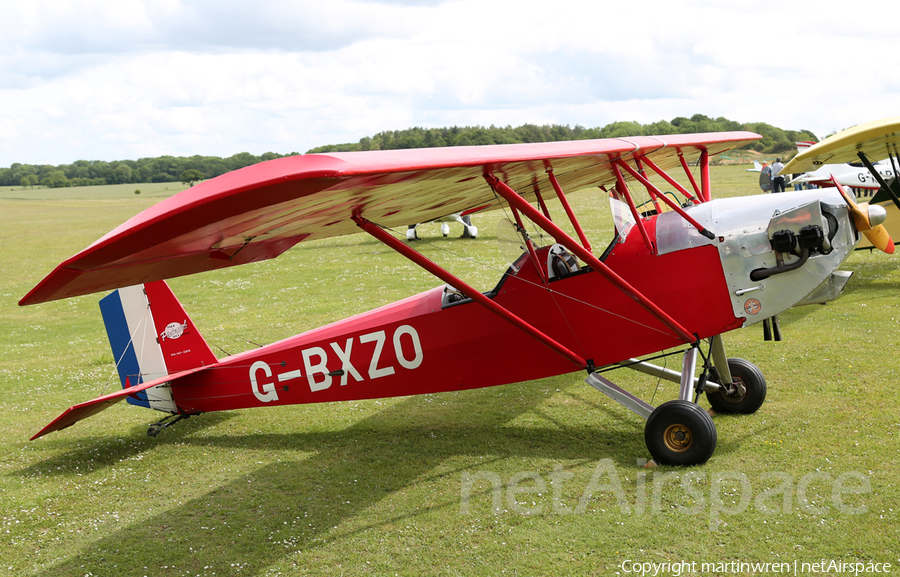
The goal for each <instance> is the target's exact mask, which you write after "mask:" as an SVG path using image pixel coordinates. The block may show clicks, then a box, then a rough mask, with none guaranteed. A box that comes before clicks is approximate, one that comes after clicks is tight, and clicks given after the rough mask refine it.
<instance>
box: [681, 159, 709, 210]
mask: <svg viewBox="0 0 900 577" xmlns="http://www.w3.org/2000/svg"><path fill="white" fill-rule="evenodd" d="M678 160H679V161H680V162H681V168H683V169H684V173H685V174H687V177H688V180H690V181H691V186H692V187H693V188H694V192H695V193H696V194H697V197H698V198H699V199H700V202H705V201H704V200H703V193H701V192H700V189H699V188H698V187H697V181H696V180H695V179H694V173H693V172H691V167H690V166H688V163H687V160H685V159H684V155H683V154H681V151H678Z"/></svg>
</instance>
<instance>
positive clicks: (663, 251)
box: [19, 132, 893, 465]
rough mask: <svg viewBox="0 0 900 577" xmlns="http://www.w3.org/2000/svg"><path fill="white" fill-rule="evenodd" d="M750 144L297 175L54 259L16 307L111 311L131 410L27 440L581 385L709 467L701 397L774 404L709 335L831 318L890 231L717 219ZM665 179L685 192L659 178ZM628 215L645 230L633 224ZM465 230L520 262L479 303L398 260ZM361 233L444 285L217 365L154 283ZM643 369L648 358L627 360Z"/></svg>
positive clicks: (659, 453) (388, 154) (437, 156)
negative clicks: (643, 380) (493, 233)
mask: <svg viewBox="0 0 900 577" xmlns="http://www.w3.org/2000/svg"><path fill="white" fill-rule="evenodd" d="M758 138H760V136H759V135H757V134H754V133H750V132H726V133H707V134H688V135H667V136H658V137H645V136H638V137H629V138H611V139H600V140H580V141H568V142H565V141H564V142H550V143H540V144H516V145H494V146H482V147H454V148H429V149H419V150H400V151H392V150H388V151H372V152H351V153H336V154H319V155H304V156H291V157H285V158H281V159H276V160H271V161H268V162H263V163H260V164H256V165H253V166H249V167H246V168H243V169H240V170H237V171H234V172H231V173H228V174H225V175H222V176H220V177H217V178H214V179H210V180H207V181H204V182H202V183H200V184H197V185H196V186H194V187H192V188H190V189H187V190H185V191H183V192H181V193H179V194H176V195H174V196H172V197H170V198H168V199H166V200H163V201H162V202H160V203H158V204H156V205H154V206H153V207H151V208H148V209H147V210H145V211H144V212H142V213H140V214H138V215H137V216H135V217H133V218H132V219H130V220H128V221H127V222H125V223H123V224H122V225H121V226H119V227H118V228H116V229H114V230H113V231H111V232H110V233H108V234H107V235H105V236H104V237H103V238H101V239H99V240H98V241H96V242H95V243H93V244H92V245H90V246H89V247H87V248H85V249H84V250H82V251H81V252H79V253H77V254H76V255H74V256H73V257H71V258H69V259H67V260H66V261H64V262H63V263H61V264H60V265H59V266H58V267H57V268H56V269H55V270H53V271H52V272H51V273H50V274H49V275H48V276H47V277H46V278H44V279H43V280H42V281H41V282H40V283H39V284H38V285H37V286H36V287H34V288H33V289H32V290H31V291H30V292H29V293H28V294H27V295H25V296H24V297H23V298H22V299H21V300H20V303H19V304H20V305H31V304H37V303H43V302H48V301H53V300H57V299H64V298H69V297H73V296H78V295H86V294H91V293H96V292H101V291H108V290H112V289H116V290H114V292H112V293H111V294H110V295H108V296H106V297H104V299H103V300H102V301H101V312H102V314H103V318H104V322H105V324H106V326H107V333H108V336H109V338H110V343H111V346H112V348H113V351H114V356H115V359H116V364H117V368H118V371H119V375H120V379H121V382H122V387H123V388H122V390H121V391H117V392H114V393H110V394H106V395H103V396H101V397H98V398H96V399H93V400H90V401H86V402H83V403H80V404H78V405H75V406H73V407H71V408H69V409H68V410H66V411H65V412H63V413H62V414H61V415H60V416H59V417H57V418H56V419H55V420H53V421H52V422H51V423H50V424H48V425H47V426H46V427H44V428H43V429H41V430H40V431H38V432H37V433H36V434H35V435H34V436H33V437H32V439H35V438H38V437H41V436H43V435H46V434H48V433H50V432H53V431H58V430H60V429H64V428H66V427H69V426H71V425H73V424H74V423H76V422H78V421H80V420H82V419H85V418H87V417H90V416H92V415H94V414H96V413H97V412H99V411H102V410H104V409H106V408H108V407H109V406H111V405H113V404H115V403H117V402H119V401H121V400H123V399H126V398H127V399H128V402H130V403H134V404H139V405H142V406H144V407H147V408H151V409H155V410H158V411H161V412H163V413H166V414H167V416H166V417H165V418H163V419H161V420H160V421H158V422H156V423H154V424H153V425H151V426H150V428H149V430H148V434H150V435H151V436H155V435H157V434H158V433H159V432H160V431H161V430H163V429H165V428H166V427H168V426H170V425H171V424H172V423H174V422H177V421H178V420H180V419H183V418H187V417H190V416H193V415H198V414H201V413H205V412H211V411H220V410H232V409H242V408H252V407H272V406H280V405H292V404H303V403H316V402H331V401H344V400H356V399H371V398H380V397H392V396H402V395H414V394H424V393H438V392H443V391H454V390H463V389H473V388H480V387H489V386H495V385H502V384H506V383H513V382H520V381H523V380H532V379H542V378H546V377H550V376H553V375H560V374H565V373H571V372H575V371H583V372H584V375H585V377H586V378H585V382H586V383H587V384H589V385H591V386H592V387H594V388H595V389H597V390H598V391H600V392H602V393H604V394H605V395H607V396H609V397H610V398H612V399H613V400H614V401H616V402H618V403H620V404H621V405H623V406H624V407H626V408H628V409H629V410H631V411H633V412H634V413H636V414H637V415H639V416H640V417H641V418H643V419H645V420H646V423H645V426H644V440H645V443H646V445H647V448H648V450H649V452H650V455H651V456H652V457H653V460H654V461H655V462H656V463H660V464H670V465H696V464H701V463H704V462H706V461H707V460H708V459H709V458H710V457H711V456H712V454H713V452H714V450H715V447H716V443H717V432H716V427H715V424H714V422H713V419H712V416H711V415H710V412H708V411H707V410H705V409H704V408H702V407H701V406H700V404H699V401H700V397H701V395H705V397H706V400H707V402H708V403H709V405H710V406H711V408H712V409H713V410H714V412H715V413H744V414H747V413H754V412H755V411H757V410H758V409H759V408H760V407H761V406H762V404H763V401H764V400H765V396H766V390H767V385H766V380H765V378H764V376H763V373H762V371H761V370H760V369H759V368H758V367H757V366H756V365H755V364H753V363H752V362H750V361H747V360H744V359H739V358H728V357H727V355H726V351H725V345H724V341H723V337H722V335H723V334H724V333H727V332H729V331H732V330H735V329H738V328H741V327H745V326H749V325H752V324H755V323H758V322H761V321H762V320H763V319H767V318H770V317H772V316H773V315H777V314H778V313H780V312H782V311H784V310H786V309H787V308H790V307H793V306H797V305H799V304H806V303H813V302H825V301H828V300H831V299H833V298H836V297H837V296H838V295H839V294H840V292H841V291H842V290H843V287H844V284H845V283H846V281H847V279H848V278H849V274H847V273H842V272H841V271H838V270H837V269H838V267H839V266H840V265H841V263H842V262H843V261H844V260H845V259H846V258H847V257H848V256H849V254H850V253H851V252H852V251H853V249H854V248H855V247H856V245H857V244H858V243H859V241H860V238H862V237H863V236H868V237H872V238H874V239H876V240H878V239H880V238H881V237H882V236H883V234H884V229H883V227H882V226H881V225H880V224H879V222H880V219H882V218H883V217H884V214H883V212H884V211H883V209H881V208H880V207H876V206H871V205H870V206H868V207H862V208H861V207H859V206H857V205H856V204H855V203H854V202H853V201H852V200H851V199H850V198H849V197H847V196H846V194H844V193H843V192H842V189H841V187H840V186H838V187H836V188H831V189H825V190H817V191H809V192H804V193H793V194H778V195H770V196H764V197H760V196H751V197H739V198H723V199H713V198H712V191H711V188H712V187H711V183H710V177H709V166H710V158H711V157H712V156H714V155H716V154H720V153H723V152H725V151H728V150H730V149H733V148H739V147H741V146H743V145H745V144H747V143H749V142H752V141H754V140H756V139H758ZM691 166H697V167H698V168H696V169H694V170H692V169H691V168H690V167H691ZM678 170H683V171H684V175H683V179H684V180H686V184H682V183H680V182H679V181H678V180H677V179H676V178H675V177H674V176H672V175H671V174H670V173H669V171H675V172H676V174H677V171H678ZM694 171H697V172H698V173H699V174H698V175H695V174H694ZM650 174H653V175H656V176H658V177H659V178H661V179H662V180H664V181H665V182H666V183H667V184H668V186H670V187H671V190H674V191H676V192H677V193H678V194H679V195H680V196H681V197H683V198H684V202H683V203H680V202H676V201H673V200H672V198H671V196H670V194H669V193H668V192H664V191H662V190H660V188H659V187H657V186H656V185H654V184H653V183H652V182H651V181H650V180H649V178H648V175H650ZM698 177H699V178H698ZM698 180H699V183H698ZM565 190H569V191H584V192H582V194H597V195H601V196H602V197H605V198H606V199H607V200H608V202H609V205H610V209H611V210H610V212H611V215H612V219H613V223H614V225H615V233H614V235H613V238H612V239H611V240H610V241H608V243H607V244H606V246H605V248H604V249H603V250H602V251H600V252H599V253H597V252H595V251H594V249H593V248H592V246H591V243H590V241H589V239H588V238H587V236H586V234H585V232H584V228H583V227H582V226H581V223H580V221H579V219H578V218H577V216H576V215H575V212H574V210H573V209H572V207H571V205H570V203H569V202H568V199H567V196H566V193H565V192H564V191H565ZM639 195H646V197H648V198H649V201H650V203H651V204H653V205H655V209H653V210H648V211H645V212H639V210H638V207H639V204H640V203H638V202H636V200H639ZM550 197H555V198H556V199H557V200H558V201H559V206H560V207H561V209H560V208H557V209H555V212H556V214H553V213H552V211H551V210H549V207H548V204H547V202H545V198H550ZM663 207H666V208H667V210H662V208H663ZM475 209H478V210H481V211H488V210H500V209H502V210H503V211H504V213H505V214H506V215H507V219H508V222H507V224H506V225H505V226H506V230H508V231H509V234H510V235H511V236H512V237H513V242H512V243H511V245H510V246H512V247H513V248H514V250H515V254H514V255H513V256H512V257H511V258H510V259H509V260H510V266H509V268H508V269H507V270H506V272H505V273H503V274H502V276H501V277H500V278H499V280H498V283H497V285H496V287H495V288H493V289H492V290H489V291H487V292H481V291H479V290H477V289H475V288H473V287H472V286H470V285H468V284H467V283H466V282H465V281H463V280H462V279H461V278H459V277H458V276H456V275H454V274H453V273H452V272H451V271H449V270H447V269H446V268H444V267H441V266H439V265H438V264H436V263H434V262H433V261H431V260H429V259H428V258H426V257H425V256H424V255H422V254H421V253H420V252H418V251H416V250H415V249H414V248H413V247H412V246H411V245H410V244H408V243H407V242H406V240H405V238H404V236H405V235H404V229H406V227H407V226H408V223H410V222H429V221H433V220H435V219H438V218H440V217H441V216H442V215H447V214H456V213H459V214H462V213H465V212H466V211H471V210H475ZM879 211H880V212H879ZM593 216H595V215H594V214H593V213H588V214H586V215H585V218H590V217H593ZM526 222H531V223H533V226H536V227H537V228H539V229H541V230H542V231H543V233H545V234H546V237H547V238H552V242H551V243H549V244H547V245H544V246H540V245H539V244H538V243H537V242H536V241H535V238H541V235H535V234H529V232H528V231H527V230H526V227H525V223H526ZM560 223H565V225H564V226H565V227H566V229H568V230H570V231H573V233H574V234H570V233H569V232H566V230H565V229H564V228H562V227H561V226H560ZM398 228H399V230H397V229H398ZM357 232H364V233H366V234H368V235H370V236H371V237H372V238H373V239H375V240H377V241H378V242H381V243H383V244H384V245H385V246H387V247H389V248H391V249H393V250H395V251H396V252H397V253H399V254H400V255H402V256H403V257H404V258H406V259H409V260H410V261H412V262H413V263H415V264H417V265H418V266H420V267H422V268H423V269H424V270H426V271H428V272H429V273H431V274H433V275H434V276H435V277H437V278H438V279H439V280H440V281H441V282H442V283H443V284H441V285H440V286H437V287H435V288H434V289H431V290H428V291H425V292H423V293H421V294H418V295H414V296H410V297H408V298H406V299H403V300H401V301H399V302H397V303H394V304H386V305H385V306H382V307H381V308H378V309H376V310H373V311H371V312H368V313H363V314H360V315H356V316H353V317H350V318H348V319H345V320H342V321H338V322H335V323H332V324H330V325H327V326H324V327H321V328H318V329H314V330H311V331H308V332H305V333H302V334H300V335H296V336H293V337H290V338H287V339H284V340H282V341H279V342H276V343H273V344H269V345H266V346H263V347H261V348H258V349H254V350H250V351H247V352H244V353H241V354H237V355H233V356H229V357H225V358H222V359H218V358H216V357H215V355H214V354H213V352H212V350H211V349H210V347H209V346H208V345H207V344H206V342H205V340H204V339H203V338H202V336H201V333H200V331H199V327H197V326H196V325H195V324H194V323H193V321H192V320H191V319H190V317H189V316H188V314H187V312H186V311H185V309H184V307H183V306H182V304H181V303H180V302H179V301H178V300H177V298H176V297H175V295H174V294H172V291H171V290H170V289H169V288H168V285H167V284H166V283H165V280H163V279H166V278H172V277H177V276H184V275H190V274H194V273H199V272H204V271H210V270H216V269H221V268H226V267H231V266H236V265H240V264H245V263H251V262H258V261H261V260H265V259H270V258H276V257H277V256H279V255H281V254H282V253H284V252H285V251H287V250H289V249H290V248H292V247H294V246H296V245H298V244H299V243H304V242H306V243H308V242H310V241H312V240H317V239H323V238H330V237H335V236H340V235H348V234H354V233H357ZM532 232H535V231H532ZM892 246H893V245H892V243H891V247H892ZM336 288H337V287H336ZM673 350H674V351H673ZM660 353H661V354H660ZM647 355H654V356H653V358H651V359H644V360H641V359H640V357H646V356H647ZM667 355H679V356H680V357H681V370H680V371H673V370H671V369H667V368H665V367H663V366H660V365H657V364H654V363H653V362H652V361H653V360H654V359H657V358H660V357H661V356H667ZM621 368H629V369H633V370H636V371H639V372H642V373H646V374H649V375H652V376H653V377H654V378H659V379H667V380H671V381H673V382H675V383H677V384H678V385H679V386H678V394H677V398H675V399H673V400H670V401H667V402H664V403H662V404H660V405H658V406H653V405H651V404H649V403H647V402H646V401H644V400H642V399H640V398H638V397H637V396H635V395H634V394H632V393H630V392H628V391H626V390H625V389H623V388H622V387H619V386H618V385H616V384H615V383H613V382H612V381H611V380H609V378H608V377H607V375H608V374H609V372H610V371H612V370H613V369H621ZM698 371H699V375H698V374H697V373H698ZM598 433H601V434H602V431H598Z"/></svg>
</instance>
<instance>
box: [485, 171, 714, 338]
mask: <svg viewBox="0 0 900 577" xmlns="http://www.w3.org/2000/svg"><path fill="white" fill-rule="evenodd" d="M484 178H485V180H487V181H488V184H490V185H491V187H493V189H494V190H495V191H497V194H499V195H500V196H502V197H503V198H504V199H506V201H507V202H508V203H509V204H510V205H511V206H515V207H516V208H518V209H519V211H521V212H522V213H523V214H524V215H525V216H527V217H528V218H530V219H531V220H532V221H533V222H534V223H535V224H537V225H538V226H540V227H541V228H542V229H544V230H545V231H547V232H548V233H549V234H550V235H551V236H552V237H553V238H555V239H556V241H557V242H558V243H560V244H561V245H563V246H564V247H566V248H567V249H569V251H571V252H572V253H573V254H574V255H575V256H577V257H578V258H580V259H581V260H582V261H584V262H585V264H587V265H588V266H589V267H591V268H592V269H594V270H595V271H597V272H598V273H600V274H601V275H603V276H604V277H605V278H606V279H607V280H608V281H609V282H611V283H612V284H613V285H614V286H615V287H616V288H618V289H619V290H620V291H622V292H623V293H625V294H626V295H628V296H629V297H631V298H632V299H633V300H634V301H635V302H637V303H638V304H639V305H641V307H643V308H644V310H646V311H647V312H648V313H650V314H651V315H653V316H654V317H655V318H656V319H657V320H659V321H660V322H661V323H662V324H664V325H666V326H667V327H669V329H671V330H672V331H673V332H674V333H675V334H676V335H677V336H678V337H679V338H681V339H682V340H683V341H684V342H686V343H695V342H697V337H696V336H694V335H692V334H691V333H689V332H688V331H687V329H685V328H684V327H683V326H681V324H679V323H678V321H676V320H675V319H673V318H672V317H671V316H669V315H668V314H666V312H665V311H664V310H662V309H661V308H659V307H658V306H656V305H655V304H654V303H653V302H652V301H651V300H650V299H648V298H647V297H645V296H644V295H643V294H642V293H641V292H640V291H638V290H637V289H636V288H634V287H633V286H631V285H630V284H628V282H626V281H625V279H623V278H622V277H620V276H619V275H617V274H616V273H615V272H614V271H613V270H612V269H611V268H609V267H608V266H606V265H605V264H603V263H602V262H600V260H599V259H597V257H595V256H594V255H593V254H591V253H590V252H589V251H588V250H586V249H585V248H584V247H582V246H581V245H579V244H578V243H577V242H575V239H573V238H572V237H570V236H569V235H568V234H566V232H565V231H564V230H562V229H561V228H559V227H558V226H556V225H555V224H553V222H551V221H550V220H549V219H547V218H546V217H545V216H544V215H542V214H541V213H540V211H538V210H536V209H535V208H534V207H533V206H531V205H530V204H528V201H526V200H525V199H524V198H522V197H521V196H519V194H518V193H517V192H516V191H514V190H513V189H511V188H510V187H509V185H507V184H506V183H505V182H503V181H501V180H500V179H499V178H497V177H496V176H494V175H493V174H487V175H485V177H484Z"/></svg>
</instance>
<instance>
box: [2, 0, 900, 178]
mask: <svg viewBox="0 0 900 577" xmlns="http://www.w3.org/2000/svg"><path fill="white" fill-rule="evenodd" d="M0 3H2V7H0V8H2V9H0V12H2V14H3V21H4V25H3V32H2V34H0V167H8V166H10V165H11V164H12V163H16V162H19V163H24V164H53V165H57V164H69V163H71V162H74V161H76V160H105V161H111V160H125V159H137V158H144V157H154V156H161V155H166V154H169V155H173V156H192V155H195V154H199V155H203V156H222V157H227V156H231V155H232V154H236V153H238V152H245V151H246V152H250V153H252V154H257V155H258V154H262V153H264V152H268V151H272V152H278V153H282V154H286V153H289V152H306V151H307V150H309V149H310V148H313V147H316V146H321V145H325V144H338V143H346V142H357V141H358V140H359V139H360V138H362V137H364V136H371V135H374V134H376V133H378V132H382V131H385V130H402V129H406V128H410V127H413V126H420V127H426V128H432V127H445V126H473V125H481V126H490V125H496V126H506V125H511V126H519V125H522V124H526V123H531V124H539V125H541V124H562V125H569V126H576V125H581V126H584V127H601V126H604V125H606V124H609V123H610V122H615V121H636V122H640V123H642V124H646V123H651V122H657V121H660V120H672V119H673V118H675V117H678V116H687V117H690V116H693V115H694V114H705V115H707V116H710V117H714V118H715V117H719V116H723V117H725V118H728V119H729V120H736V121H738V122H766V123H768V124H772V125H774V126H778V127H780V128H785V129H792V130H810V131H812V132H813V133H814V134H816V135H817V136H818V137H819V138H822V137H824V136H826V135H828V134H831V133H833V132H835V131H839V130H842V129H844V128H848V127H850V126H853V125H855V124H859V123H862V122H868V121H871V120H877V119H880V118H885V117H891V116H900V100H898V96H900V74H897V71H896V65H895V61H896V55H897V54H898V53H900V34H898V33H897V25H896V22H897V18H896V16H897V15H898V14H900V9H898V8H896V5H895V4H894V3H893V2H892V3H888V2H886V1H885V2H872V1H865V0H864V1H858V2H854V3H853V4H852V5H849V4H847V3H840V2H828V1H823V2H818V3H815V4H811V3H808V2H802V3H801V2H769V1H759V2H723V1H722V0H714V1H711V0H710V1H707V0H686V1H680V2H672V1H671V0H662V1H660V0H644V1H642V2H632V1H628V2H611V1H604V2H597V1H596V0H594V1H584V0H542V1H541V2H534V1H531V0H515V1H495V0H447V1H440V0H327V1H323V0H315V1H307V0H253V1H252V2H251V1H249V0H71V1H69V0H30V1H29V2H21V1H18V0H0ZM804 6H806V8H804ZM811 6H815V8H814V9H813V8H810V7H811Z"/></svg>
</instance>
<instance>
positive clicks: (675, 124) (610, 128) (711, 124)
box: [308, 114, 818, 154]
mask: <svg viewBox="0 0 900 577" xmlns="http://www.w3.org/2000/svg"><path fill="white" fill-rule="evenodd" d="M734 130H747V131H750V132H756V133H757V134H759V135H760V136H762V139H761V140H758V141H756V142H753V143H751V144H748V145H746V146H744V147H743V148H745V149H749V150H755V151H757V152H761V153H763V154H778V153H788V152H791V151H794V150H796V142H798V141H803V140H813V141H817V140H818V138H816V136H815V135H814V134H813V133H812V132H811V131H809V130H784V129H782V128H777V127H775V126H772V125H769V124H766V123H764V122H746V123H740V122H736V121H734V120H728V119H726V118H722V117H719V118H709V117H707V116H704V115H702V114H695V115H694V116H692V117H690V118H685V117H677V118H674V119H672V120H671V121H668V120H661V121H659V122H653V123H650V124H640V123H638V122H613V123H611V124H607V125H606V126H604V127H602V128H585V127H583V126H575V127H574V128H572V127H569V126H560V125H557V124H552V125H543V126H538V125H535V124H524V125H522V126H518V127H515V128H513V127H512V126H506V127H497V126H491V127H489V128H484V127H482V126H474V127H457V126H454V127H452V128H418V127H416V128H409V129H407V130H395V131H386V132H380V133H378V134H376V135H375V136H366V137H364V138H361V139H360V140H359V142H354V143H348V144H332V145H327V146H320V147H317V148H313V149H312V150H310V151H308V152H310V153H312V152H318V153H327V152H353V151H358V150H390V149H400V148H430V147H433V146H468V145H483V144H518V143H525V142H555V141H558V140H586V139H591V138H618V137H628V136H663V135H666V134H692V133H697V132H727V131H734Z"/></svg>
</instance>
